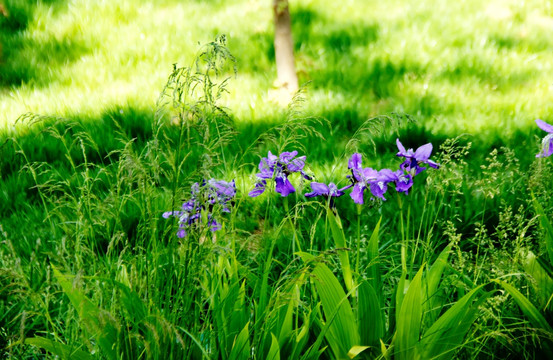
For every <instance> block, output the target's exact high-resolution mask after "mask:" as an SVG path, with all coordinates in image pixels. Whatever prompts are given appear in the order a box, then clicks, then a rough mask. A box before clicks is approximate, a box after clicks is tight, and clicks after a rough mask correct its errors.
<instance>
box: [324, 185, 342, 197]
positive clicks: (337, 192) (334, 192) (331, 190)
mask: <svg viewBox="0 0 553 360" xmlns="http://www.w3.org/2000/svg"><path fill="white" fill-rule="evenodd" d="M328 193H329V195H330V196H333V197H339V196H342V195H344V192H343V191H342V190H339V189H338V187H337V186H336V184H334V183H330V184H328Z"/></svg>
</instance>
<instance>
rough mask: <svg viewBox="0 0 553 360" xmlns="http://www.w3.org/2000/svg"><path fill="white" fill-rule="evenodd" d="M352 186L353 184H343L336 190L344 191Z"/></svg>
mask: <svg viewBox="0 0 553 360" xmlns="http://www.w3.org/2000/svg"><path fill="white" fill-rule="evenodd" d="M352 186H353V184H349V185H348V186H344V187H343V188H341V189H338V191H339V192H344V191H346V190H347V189H349V188H350V187H352Z"/></svg>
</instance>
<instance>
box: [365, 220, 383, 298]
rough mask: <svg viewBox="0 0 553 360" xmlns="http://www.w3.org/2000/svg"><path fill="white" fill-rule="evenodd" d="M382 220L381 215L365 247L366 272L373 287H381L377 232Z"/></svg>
mask: <svg viewBox="0 0 553 360" xmlns="http://www.w3.org/2000/svg"><path fill="white" fill-rule="evenodd" d="M381 222H382V216H381V217H380V219H379V220H378V223H377V224H376V226H375V227H374V229H373V232H372V234H371V238H370V239H369V244H368V248H367V255H368V257H369V264H370V266H369V268H368V269H367V273H368V276H369V283H370V284H371V286H372V288H373V289H381V288H382V286H381V274H380V266H379V264H380V260H379V253H378V240H379V232H380V223H381ZM378 299H379V301H380V304H381V305H382V303H383V301H382V300H383V299H382V292H380V296H379V297H378Z"/></svg>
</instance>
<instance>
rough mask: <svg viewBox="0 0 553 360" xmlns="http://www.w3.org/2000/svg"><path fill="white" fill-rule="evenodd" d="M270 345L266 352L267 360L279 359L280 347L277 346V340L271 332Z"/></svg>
mask: <svg viewBox="0 0 553 360" xmlns="http://www.w3.org/2000/svg"><path fill="white" fill-rule="evenodd" d="M271 338H272V341H271V347H270V348H269V352H268V353H267V357H266V359H267V360H280V347H279V346H278V340H277V338H276V336H275V335H273V334H271Z"/></svg>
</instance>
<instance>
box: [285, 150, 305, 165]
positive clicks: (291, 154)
mask: <svg viewBox="0 0 553 360" xmlns="http://www.w3.org/2000/svg"><path fill="white" fill-rule="evenodd" d="M296 155H298V152H297V151H296V150H294V151H292V152H287V151H285V152H283V153H282V154H280V156H279V158H280V161H281V162H282V163H284V164H288V163H289V162H290V160H292V159H293V158H294V157H295V156H296ZM304 160H305V159H304Z"/></svg>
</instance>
